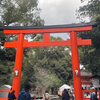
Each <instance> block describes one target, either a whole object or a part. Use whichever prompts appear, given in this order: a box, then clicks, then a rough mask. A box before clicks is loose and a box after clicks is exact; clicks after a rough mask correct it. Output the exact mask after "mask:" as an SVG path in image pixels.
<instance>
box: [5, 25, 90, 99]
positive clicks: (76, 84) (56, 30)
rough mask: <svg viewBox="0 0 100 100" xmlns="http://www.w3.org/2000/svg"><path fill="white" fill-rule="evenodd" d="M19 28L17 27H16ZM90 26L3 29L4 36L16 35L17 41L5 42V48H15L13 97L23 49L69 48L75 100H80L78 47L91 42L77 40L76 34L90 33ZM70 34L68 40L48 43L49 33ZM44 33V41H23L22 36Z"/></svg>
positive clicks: (16, 89)
mask: <svg viewBox="0 0 100 100" xmlns="http://www.w3.org/2000/svg"><path fill="white" fill-rule="evenodd" d="M18 28H19V27H18ZM91 30H92V25H89V26H81V27H70V28H69V27H61V28H60V27H58V28H57V27H56V28H47V27H46V28H45V29H44V28H38V29H37V28H34V27H33V28H32V29H30V28H29V29H11V27H10V29H5V30H4V33H5V34H18V41H14V42H6V43H5V47H16V48H17V51H16V59H15V67H14V77H13V84H12V90H15V91H16V92H15V95H16V97H18V94H19V89H20V80H21V69H22V57H23V47H42V46H71V52H72V65H73V67H72V68H73V80H74V90H75V100H82V88H81V77H80V68H79V56H78V45H91V40H82V39H77V33H76V32H84V31H91ZM61 32H70V37H71V38H70V39H67V40H65V41H50V34H49V33H61ZM22 33H24V34H37V33H44V41H36V42H28V41H25V40H24V34H22Z"/></svg>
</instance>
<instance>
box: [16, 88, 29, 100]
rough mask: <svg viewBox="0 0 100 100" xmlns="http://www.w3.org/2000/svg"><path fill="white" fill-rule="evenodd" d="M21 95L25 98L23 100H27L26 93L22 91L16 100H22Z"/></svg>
mask: <svg viewBox="0 0 100 100" xmlns="http://www.w3.org/2000/svg"><path fill="white" fill-rule="evenodd" d="M21 94H23V96H24V97H25V100H28V97H27V93H26V92H25V91H23V90H22V91H21V92H20V93H19V95H18V100H22V98H21Z"/></svg>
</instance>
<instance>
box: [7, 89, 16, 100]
mask: <svg viewBox="0 0 100 100" xmlns="http://www.w3.org/2000/svg"><path fill="white" fill-rule="evenodd" d="M14 93H15V92H14V91H12V92H11V93H9V100H14V99H17V98H16V97H15V94H14Z"/></svg>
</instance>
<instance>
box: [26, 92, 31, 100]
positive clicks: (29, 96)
mask: <svg viewBox="0 0 100 100" xmlns="http://www.w3.org/2000/svg"><path fill="white" fill-rule="evenodd" d="M27 96H28V100H31V95H30V93H29V92H27Z"/></svg>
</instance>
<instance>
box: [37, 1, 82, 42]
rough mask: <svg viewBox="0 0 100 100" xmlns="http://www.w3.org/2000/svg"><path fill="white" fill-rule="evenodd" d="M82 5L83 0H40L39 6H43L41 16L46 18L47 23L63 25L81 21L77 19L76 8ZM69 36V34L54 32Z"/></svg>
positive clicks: (64, 36) (60, 35) (65, 36)
mask: <svg viewBox="0 0 100 100" xmlns="http://www.w3.org/2000/svg"><path fill="white" fill-rule="evenodd" d="M81 5H82V3H81V0H39V5H38V7H40V8H41V13H40V17H41V18H42V19H44V21H45V25H61V24H71V23H79V19H76V17H77V16H76V15H75V14H76V10H77V9H78V8H79V7H80V6H81ZM53 35H54V36H56V37H57V36H59V37H62V38H63V39H64V40H66V38H69V36H68V34H67V33H66V34H65V33H63V34H53Z"/></svg>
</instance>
